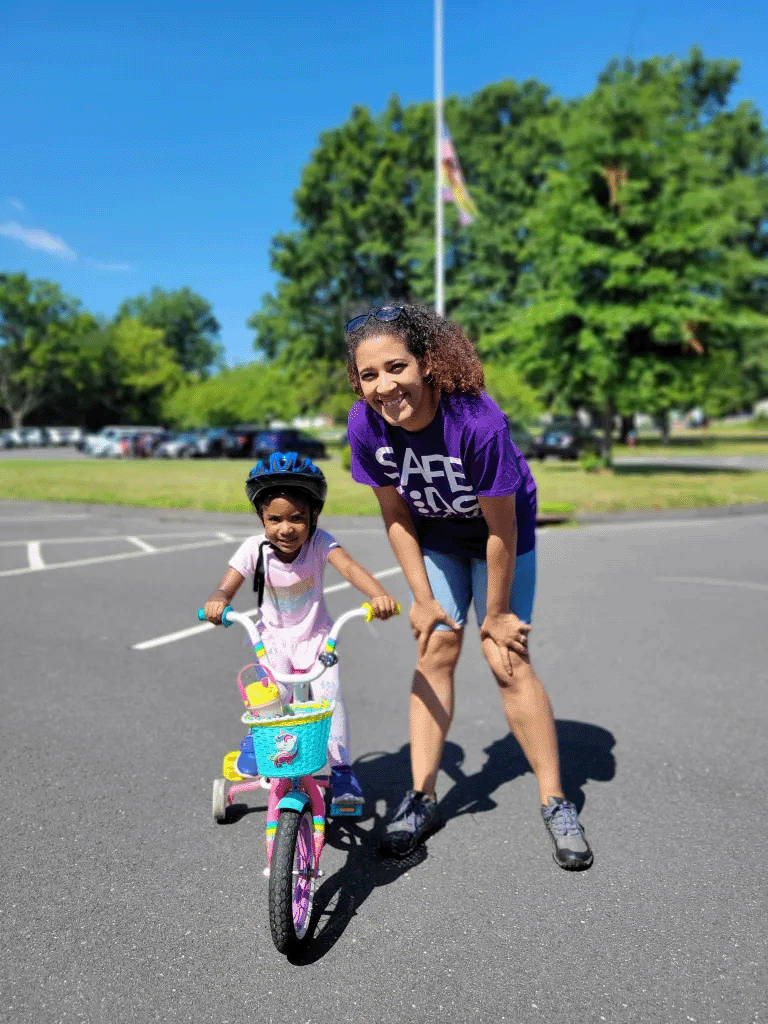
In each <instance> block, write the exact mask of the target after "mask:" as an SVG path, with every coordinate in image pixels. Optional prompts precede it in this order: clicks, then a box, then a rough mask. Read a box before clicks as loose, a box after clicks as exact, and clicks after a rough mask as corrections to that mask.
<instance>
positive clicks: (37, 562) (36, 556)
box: [27, 540, 45, 572]
mask: <svg viewBox="0 0 768 1024" xmlns="http://www.w3.org/2000/svg"><path fill="white" fill-rule="evenodd" d="M27 561H28V562H29V568H30V571H33V572H34V571H35V570H36V569H44V568H45V562H44V561H43V556H42V555H41V554H40V541H39V540H31V541H30V542H29V543H28V544H27Z"/></svg>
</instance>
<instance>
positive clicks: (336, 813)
mask: <svg viewBox="0 0 768 1024" xmlns="http://www.w3.org/2000/svg"><path fill="white" fill-rule="evenodd" d="M328 813H329V815H330V817H331V818H361V817H362V815H363V805H362V804H361V803H351V802H346V801H344V800H340V801H339V802H338V803H337V802H336V801H335V800H333V801H332V802H331V809H330V811H329V812H328Z"/></svg>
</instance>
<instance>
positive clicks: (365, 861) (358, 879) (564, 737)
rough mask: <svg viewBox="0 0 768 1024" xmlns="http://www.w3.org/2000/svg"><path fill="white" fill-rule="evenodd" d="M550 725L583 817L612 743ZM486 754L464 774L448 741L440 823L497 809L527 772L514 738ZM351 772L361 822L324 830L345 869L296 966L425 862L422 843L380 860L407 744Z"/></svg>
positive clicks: (595, 729) (319, 901)
mask: <svg viewBox="0 0 768 1024" xmlns="http://www.w3.org/2000/svg"><path fill="white" fill-rule="evenodd" d="M555 724H556V729H557V737H558V743H559V748H560V771H561V776H562V782H563V791H564V792H565V795H566V796H567V797H568V798H569V799H570V800H573V802H574V803H575V804H576V807H577V808H578V810H579V811H581V809H582V807H583V806H584V792H583V787H584V785H585V784H586V782H587V781H588V780H589V779H594V780H596V781H600V782H606V781H608V780H609V779H612V778H613V776H614V774H615V770H616V762H615V759H614V756H613V753H612V748H613V746H614V744H615V739H614V737H613V734H612V733H610V732H609V731H608V730H607V729H603V728H602V727H601V726H599V725H593V724H591V723H589V722H571V721H558V722H556V723H555ZM485 752H486V753H487V755H488V759H487V761H486V762H485V764H484V765H483V767H482V768H481V769H480V770H479V771H478V772H475V773H474V774H472V775H465V774H464V772H463V771H462V767H461V766H462V764H463V762H464V750H463V749H462V747H460V746H459V745H458V744H456V743H452V742H451V741H447V742H446V744H445V748H444V751H443V759H442V762H441V765H440V767H441V769H442V770H443V771H444V772H445V773H446V775H448V777H449V778H450V779H452V780H453V782H454V785H453V787H452V788H451V789H450V790H449V791H448V793H447V794H446V795H445V797H443V799H442V800H441V801H440V809H441V811H442V813H443V818H444V820H445V821H447V820H448V819H450V818H455V817H459V816H460V815H462V814H477V813H479V812H482V811H490V810H493V809H494V808H495V807H496V806H497V804H496V801H495V800H494V799H493V797H492V794H493V793H494V792H495V791H496V790H497V789H498V788H499V786H502V785H504V783H506V782H510V781H511V780H512V779H515V778H517V777H518V776H520V775H524V774H525V773H526V772H529V771H530V770H531V769H530V766H529V764H528V762H527V760H526V759H525V757H524V756H523V752H522V750H521V749H520V746H519V745H518V743H517V741H516V740H515V739H514V737H513V736H512V735H511V734H507V735H506V736H504V737H502V738H501V739H498V740H495V741H494V742H493V743H491V745H490V746H488V747H486V748H485ZM355 773H356V775H357V777H358V779H359V781H360V785H361V786H362V789H363V792H364V793H365V798H366V802H365V806H364V808H363V815H362V817H360V818H336V819H333V820H330V821H328V822H327V824H326V836H325V839H326V843H327V844H328V845H329V846H333V847H335V848H336V849H339V850H343V851H345V853H346V857H345V861H344V864H343V866H342V867H341V868H340V869H339V870H338V871H336V872H334V874H332V875H331V876H329V877H328V878H326V879H325V880H323V881H322V882H321V884H320V885H319V887H318V889H317V891H316V893H315V900H314V907H313V913H312V925H311V934H312V938H311V941H310V943H309V945H308V946H307V947H306V948H305V949H304V950H303V951H302V952H301V953H299V954H297V955H296V956H295V957H291V958H290V959H291V962H292V963H294V964H296V965H306V964H311V963H315V962H316V961H318V960H320V959H322V957H323V956H325V954H326V953H327V952H328V951H329V950H330V949H331V948H332V947H333V946H334V945H335V943H336V942H337V941H338V939H339V938H340V937H341V935H342V934H343V933H344V931H345V930H346V928H347V925H348V924H349V923H350V921H351V920H352V919H353V917H354V916H355V915H356V913H357V912H358V909H359V908H360V906H362V904H363V903H364V902H365V900H366V899H367V898H368V897H369V896H370V895H371V893H372V892H373V891H374V890H375V889H376V888H378V887H379V886H381V885H389V884H390V883H391V882H394V881H395V880H396V879H398V878H400V876H401V875H403V874H405V872H407V871H410V870H411V868H413V867H415V866H416V865H417V864H420V863H421V862H422V861H424V860H425V859H426V858H427V856H428V852H427V846H426V845H425V844H423V843H422V844H421V845H420V846H418V847H417V848H416V850H415V851H414V852H413V853H412V854H411V855H410V856H409V857H405V858H403V859H402V860H395V859H391V858H384V857H382V856H381V854H380V853H379V850H378V845H379V840H380V838H381V835H382V831H383V824H384V817H383V816H382V815H381V814H379V813H378V811H377V810H376V804H377V803H378V802H379V801H380V800H386V803H387V809H388V811H391V810H392V809H393V808H394V807H395V806H396V805H397V803H398V802H399V801H400V800H401V799H402V796H403V794H404V793H405V791H406V790H407V789H409V788H410V786H411V785H412V780H411V763H410V745H409V744H405V745H403V746H402V747H401V748H400V750H398V751H396V752H395V753H386V752H381V753H370V754H366V755H364V756H363V757H361V758H359V759H358V760H357V761H356V762H355ZM371 823H372V827H371Z"/></svg>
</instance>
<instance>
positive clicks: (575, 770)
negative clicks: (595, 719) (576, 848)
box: [440, 720, 616, 820]
mask: <svg viewBox="0 0 768 1024" xmlns="http://www.w3.org/2000/svg"><path fill="white" fill-rule="evenodd" d="M555 729H556V731H557V740H558V747H559V750H560V776H561V779H562V783H563V792H564V794H565V795H566V796H567V797H568V799H569V800H572V801H573V802H574V804H575V805H576V809H577V810H578V811H579V812H581V810H582V808H583V806H584V790H583V787H584V785H585V784H586V782H587V781H588V780H589V779H594V780H595V781H598V782H607V781H608V780H609V779H612V778H613V776H614V774H615V772H616V761H615V758H614V756H613V753H612V749H613V747H614V745H615V743H616V740H615V738H614V736H613V733H611V732H609V731H608V730H607V729H604V728H603V727H602V726H600V725H593V724H592V723H591V722H571V721H564V720H558V721H556V722H555ZM485 753H486V754H487V755H488V759H487V761H486V762H485V764H484V765H483V766H482V768H481V769H480V770H479V771H477V772H475V773H474V774H472V775H465V774H464V772H463V771H462V768H461V765H462V763H463V760H464V752H463V751H462V749H461V747H458V746H457V745H456V744H455V743H446V745H445V751H444V753H443V760H442V762H441V765H440V767H441V768H442V770H443V771H444V772H445V773H446V775H448V777H449V778H451V779H453V781H454V786H453V788H452V789H451V790H449V791H448V793H446V795H445V796H444V797H443V799H442V800H441V801H440V810H441V811H442V812H443V817H444V818H445V819H446V820H447V819H448V818H455V817H458V816H459V815H462V814H478V813H480V812H482V811H491V810H493V809H494V808H495V807H496V801H495V800H494V799H493V797H492V795H491V794H492V793H494V792H495V791H496V790H497V789H498V788H499V786H502V785H504V783H506V782H511V781H512V780H513V779H516V778H517V777H518V776H519V775H525V774H526V772H529V771H531V767H530V765H529V764H528V761H527V760H526V758H525V756H524V754H523V752H522V750H521V748H520V745H519V744H518V742H517V740H516V739H515V738H514V736H513V735H512V734H511V733H507V734H506V735H505V736H503V737H501V739H498V740H494V742H493V743H491V745H490V746H488V747H486V748H485Z"/></svg>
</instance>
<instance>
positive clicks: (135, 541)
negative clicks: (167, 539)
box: [125, 537, 157, 555]
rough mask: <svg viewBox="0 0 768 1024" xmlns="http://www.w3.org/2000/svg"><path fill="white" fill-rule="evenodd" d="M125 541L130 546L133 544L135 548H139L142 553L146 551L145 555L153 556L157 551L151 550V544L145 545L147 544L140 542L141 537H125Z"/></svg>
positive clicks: (143, 541) (155, 549)
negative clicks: (128, 542)
mask: <svg viewBox="0 0 768 1024" xmlns="http://www.w3.org/2000/svg"><path fill="white" fill-rule="evenodd" d="M125 539H126V540H127V541H130V543H131V544H135V545H136V547H137V548H141V550H142V551H146V552H147V554H150V555H153V554H154V553H155V552H156V551H157V548H153V547H152V545H151V544H147V542H146V541H145V540H142V539H141V537H126V538H125Z"/></svg>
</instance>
